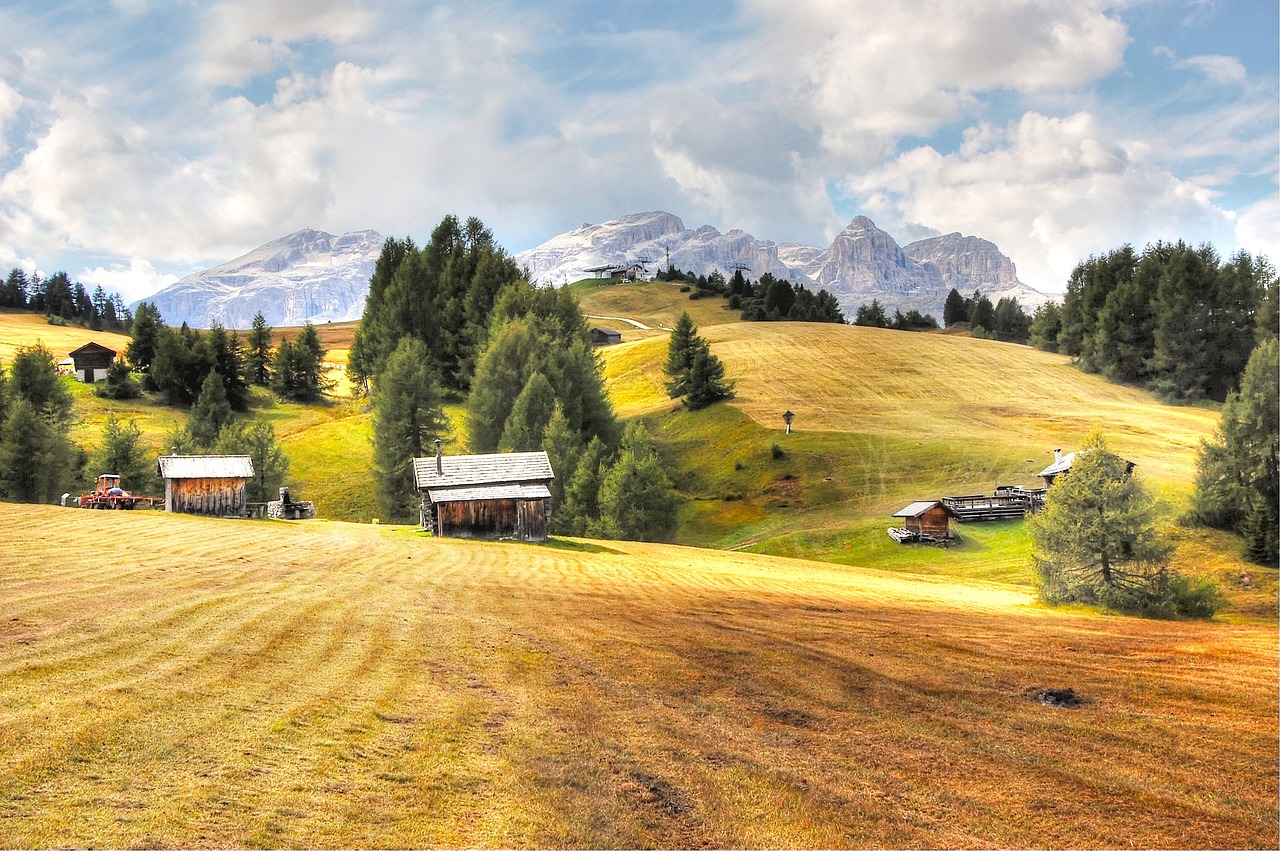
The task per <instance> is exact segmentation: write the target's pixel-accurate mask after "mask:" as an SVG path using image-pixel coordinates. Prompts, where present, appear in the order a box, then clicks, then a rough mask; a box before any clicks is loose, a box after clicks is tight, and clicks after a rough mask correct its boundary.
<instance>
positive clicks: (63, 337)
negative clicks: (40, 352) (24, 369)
mask: <svg viewBox="0 0 1280 851" xmlns="http://www.w3.org/2000/svg"><path fill="white" fill-rule="evenodd" d="M89 342H94V343H99V344H101V345H103V346H106V347H107V348H108V349H113V350H115V351H117V352H124V348H125V346H126V345H128V343H129V337H128V336H127V335H125V334H117V333H114V332H112V331H90V330H89V329H88V328H81V327H79V326H76V325H65V326H62V325H50V324H49V323H48V322H46V321H45V318H44V316H42V315H39V314H35V313H27V312H25V311H20V310H10V309H0V363H3V364H5V365H6V366H8V365H9V364H10V363H12V362H13V355H14V353H15V352H16V351H17V350H18V348H19V347H20V346H33V345H35V344H36V343H43V344H44V346H45V348H47V349H48V350H49V351H50V352H52V353H53V360H54V362H55V363H56V362H57V361H60V360H62V359H63V358H65V357H66V356H67V355H68V354H70V353H71V352H73V351H74V350H76V349H78V348H80V347H81V346H83V345H84V344H85V343H89Z"/></svg>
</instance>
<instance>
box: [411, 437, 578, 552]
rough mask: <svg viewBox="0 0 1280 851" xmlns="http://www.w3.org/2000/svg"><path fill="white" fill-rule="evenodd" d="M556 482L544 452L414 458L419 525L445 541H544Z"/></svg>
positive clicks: (549, 461) (439, 455)
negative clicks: (451, 539) (551, 488)
mask: <svg viewBox="0 0 1280 851" xmlns="http://www.w3.org/2000/svg"><path fill="white" fill-rule="evenodd" d="M554 478H555V474H554V473H553V472H552V471H551V460H550V459H549V458H548V457H547V453H545V452H505V453H500V454H496V455H450V456H447V457H446V456H444V455H441V454H440V453H439V451H437V452H436V455H435V457H432V458H414V459H413V481H414V485H415V486H416V487H417V488H418V490H419V491H420V492H421V494H422V526H423V528H424V529H430V530H431V533H432V534H433V535H439V536H440V537H444V538H489V539H494V540H499V539H514V540H517V541H545V540H546V539H547V520H548V518H549V517H550V516H551V490H550V487H551V481H552V479H554Z"/></svg>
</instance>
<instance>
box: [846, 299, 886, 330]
mask: <svg viewBox="0 0 1280 851" xmlns="http://www.w3.org/2000/svg"><path fill="white" fill-rule="evenodd" d="M853 324H854V325H862V326H865V327H868V328H888V327H889V317H888V316H887V315H886V314H885V312H884V306H883V305H882V304H880V302H879V300H878V299H874V298H873V299H871V304H861V305H858V312H857V313H856V314H854V319H853Z"/></svg>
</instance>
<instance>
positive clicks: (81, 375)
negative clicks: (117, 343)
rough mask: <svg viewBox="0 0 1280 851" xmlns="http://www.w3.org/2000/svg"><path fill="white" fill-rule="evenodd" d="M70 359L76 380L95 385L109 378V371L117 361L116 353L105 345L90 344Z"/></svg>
mask: <svg viewBox="0 0 1280 851" xmlns="http://www.w3.org/2000/svg"><path fill="white" fill-rule="evenodd" d="M68 357H70V358H71V364H72V370H73V372H74V374H75V377H76V379H77V380H79V381H81V382H83V383H85V384H93V383H94V382H95V381H101V380H102V379H104V378H106V377H107V370H108V369H110V367H111V362H112V361H114V360H115V359H116V353H115V351H114V350H112V349H108V348H107V347H106V346H104V345H101V344H99V343H93V342H89V343H85V344H84V345H83V346H81V347H80V348H78V349H76V350H75V351H74V352H72V353H71V354H70V355H68Z"/></svg>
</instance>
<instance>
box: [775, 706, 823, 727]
mask: <svg viewBox="0 0 1280 851" xmlns="http://www.w3.org/2000/svg"><path fill="white" fill-rule="evenodd" d="M763 712H764V715H765V717H766V718H769V719H771V720H773V721H777V722H778V723H779V724H785V725H787V726H788V727H796V728H799V729H801V730H812V729H813V728H814V727H817V726H818V719H817V718H815V717H814V716H813V715H811V714H810V713H808V712H805V711H804V710H803V709H796V708H795V707H791V706H782V707H777V706H766V707H765V708H764V710H763Z"/></svg>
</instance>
